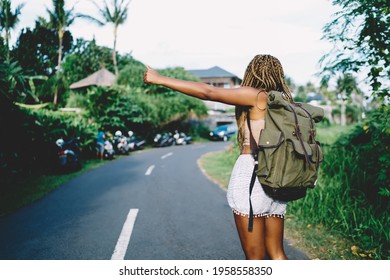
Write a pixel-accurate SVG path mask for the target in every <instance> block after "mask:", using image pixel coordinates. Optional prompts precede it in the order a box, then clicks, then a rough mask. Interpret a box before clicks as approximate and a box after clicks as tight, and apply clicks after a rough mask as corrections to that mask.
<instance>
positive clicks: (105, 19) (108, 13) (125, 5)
mask: <svg viewBox="0 0 390 280" xmlns="http://www.w3.org/2000/svg"><path fill="white" fill-rule="evenodd" d="M92 2H93V3H94V4H95V7H96V8H97V10H98V13H99V17H93V16H90V15H83V17H84V18H87V19H90V20H92V21H93V22H95V23H97V24H98V25H100V26H104V25H106V24H112V25H113V27H114V30H113V33H114V45H113V49H112V61H113V63H114V69H115V75H116V76H118V74H119V70H118V65H117V58H116V42H117V37H118V27H119V25H121V24H123V23H125V21H126V19H127V15H128V9H129V4H130V2H131V0H128V1H127V2H126V1H125V0H111V5H109V4H108V3H107V2H106V1H104V6H103V7H101V6H100V5H98V4H97V3H96V2H95V1H92Z"/></svg>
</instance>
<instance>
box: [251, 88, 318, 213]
mask: <svg viewBox="0 0 390 280" xmlns="http://www.w3.org/2000/svg"><path fill="white" fill-rule="evenodd" d="M323 117H324V110H323V109H322V108H319V107H316V106H313V105H310V104H305V103H295V102H289V101H287V100H286V99H285V98H283V94H282V93H280V92H277V91H271V92H269V93H268V99H267V111H266V115H265V128H264V129H263V130H262V131H261V134H260V139H259V142H258V146H257V145H256V142H255V140H254V138H253V135H252V133H250V135H251V141H250V142H251V150H252V155H253V157H254V158H255V168H254V172H253V176H252V181H253V182H252V181H251V186H250V194H251V193H252V188H253V183H254V177H257V178H258V180H259V181H260V183H261V185H262V187H263V189H264V192H265V193H266V194H267V195H268V196H270V197H272V198H274V199H276V200H280V201H292V200H296V199H299V198H302V197H304V196H305V195H306V190H307V189H308V188H314V185H315V183H316V181H317V175H318V167H319V164H320V162H322V160H323V153H322V150H321V147H320V143H319V142H318V141H316V139H315V136H316V131H315V123H317V122H320V121H321V120H322V119H323ZM249 119H250V118H249V116H248V118H247V120H248V127H249V130H250V122H249ZM250 212H252V205H251V203H250ZM250 214H251V213H250ZM252 215H253V212H252Z"/></svg>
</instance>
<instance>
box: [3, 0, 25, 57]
mask: <svg viewBox="0 0 390 280" xmlns="http://www.w3.org/2000/svg"><path fill="white" fill-rule="evenodd" d="M23 7H24V3H22V4H20V5H18V6H17V7H16V8H15V11H14V12H12V10H11V0H0V30H4V31H5V36H4V39H5V44H6V48H7V50H6V51H7V62H8V63H9V61H10V54H9V38H10V33H11V30H12V29H14V28H15V27H16V25H17V24H18V22H19V15H20V12H21V10H22V8H23Z"/></svg>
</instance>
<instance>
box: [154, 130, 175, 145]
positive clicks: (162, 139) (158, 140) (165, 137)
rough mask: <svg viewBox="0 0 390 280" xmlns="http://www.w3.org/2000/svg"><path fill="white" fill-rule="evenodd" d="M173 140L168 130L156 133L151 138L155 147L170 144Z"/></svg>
mask: <svg viewBox="0 0 390 280" xmlns="http://www.w3.org/2000/svg"><path fill="white" fill-rule="evenodd" d="M174 142H175V138H173V135H172V133H170V132H164V133H158V134H156V136H155V137H154V139H153V145H154V146H155V147H166V146H172V145H173V143H174Z"/></svg>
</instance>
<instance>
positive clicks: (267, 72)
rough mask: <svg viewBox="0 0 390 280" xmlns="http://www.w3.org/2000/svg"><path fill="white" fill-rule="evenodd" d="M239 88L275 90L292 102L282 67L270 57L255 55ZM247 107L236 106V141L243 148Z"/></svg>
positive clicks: (267, 55) (275, 59) (274, 58)
mask: <svg viewBox="0 0 390 280" xmlns="http://www.w3.org/2000/svg"><path fill="white" fill-rule="evenodd" d="M241 86H250V87H253V88H257V89H259V90H265V91H266V92H269V91H272V90H275V91H279V92H282V93H284V97H285V98H286V99H287V100H289V101H290V102H292V100H293V99H292V95H291V91H290V89H289V88H288V86H287V84H286V81H285V80H284V72H283V67H282V64H281V63H280V61H279V60H278V59H277V58H276V57H273V56H272V55H269V54H265V55H256V56H255V57H254V58H253V59H252V61H251V62H250V63H249V64H248V67H247V68H246V71H245V75H244V79H243V80H242V83H241ZM248 111H249V107H248V106H236V120H237V126H238V134H237V140H238V144H239V147H240V148H241V149H242V148H243V142H244V133H245V122H246V118H247V115H248Z"/></svg>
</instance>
